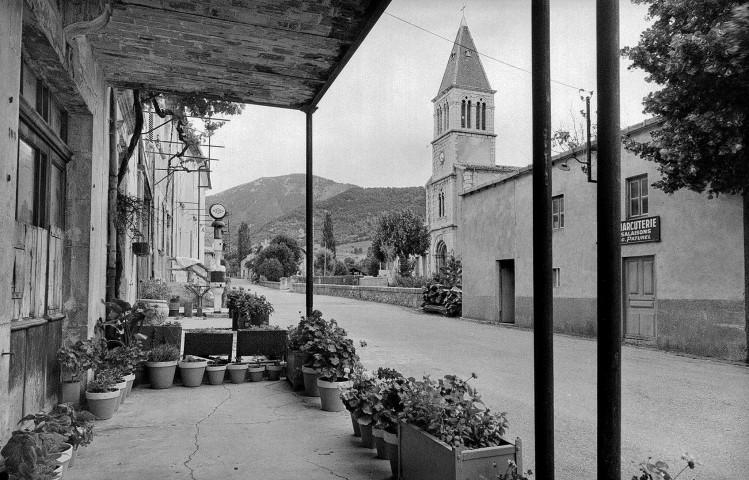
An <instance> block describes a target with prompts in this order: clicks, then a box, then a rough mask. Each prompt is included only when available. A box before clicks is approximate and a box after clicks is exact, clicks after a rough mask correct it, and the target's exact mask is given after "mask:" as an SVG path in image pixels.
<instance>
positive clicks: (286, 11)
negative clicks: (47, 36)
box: [88, 0, 390, 109]
mask: <svg viewBox="0 0 749 480" xmlns="http://www.w3.org/2000/svg"><path fill="white" fill-rule="evenodd" d="M389 3H390V0H327V1H325V0H324V1H314V0H118V1H115V2H114V5H113V11H112V15H111V18H110V19H109V22H108V24H107V25H106V27H105V28H103V29H101V30H100V31H98V32H97V33H96V34H93V35H88V40H89V41H90V42H91V44H92V46H93V49H94V53H95V55H96V57H97V59H98V63H99V65H101V66H102V68H103V69H104V73H105V76H106V79H107V81H108V82H109V83H111V84H112V85H114V86H117V87H123V88H132V89H136V88H137V89H141V90H150V91H157V92H165V93H194V94H199V95H201V96H204V97H210V98H221V99H224V100H228V101H234V102H242V103H252V104H258V105H267V106H273V107H281V108H293V109H305V108H310V107H315V106H316V105H317V103H318V102H319V101H320V99H321V98H322V96H323V95H324V93H325V92H326V91H327V89H328V88H329V87H330V85H331V84H332V82H333V81H334V80H335V78H336V76H337V75H338V73H339V72H340V71H341V69H342V68H343V67H344V65H345V64H346V62H347V61H348V60H349V58H350V57H351V56H352V55H353V53H354V51H355V50H356V49H357V47H358V46H359V45H360V44H361V42H362V41H363V40H364V38H365V37H366V35H367V34H368V33H369V31H370V29H371V28H372V26H373V25H374V24H375V22H376V21H377V20H378V19H379V17H380V16H381V15H382V12H383V11H384V10H385V8H386V7H387V5H388V4H389Z"/></svg>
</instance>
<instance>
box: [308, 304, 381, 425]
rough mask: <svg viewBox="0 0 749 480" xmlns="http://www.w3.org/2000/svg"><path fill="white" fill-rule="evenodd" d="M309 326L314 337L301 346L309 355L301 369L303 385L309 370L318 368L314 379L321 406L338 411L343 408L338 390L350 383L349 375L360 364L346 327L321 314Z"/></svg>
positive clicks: (328, 410)
mask: <svg viewBox="0 0 749 480" xmlns="http://www.w3.org/2000/svg"><path fill="white" fill-rule="evenodd" d="M312 328H314V329H315V335H314V337H313V338H312V339H311V340H309V341H308V342H307V343H306V344H305V345H304V346H303V347H302V350H304V351H306V352H307V354H308V355H310V357H311V362H310V363H308V366H306V367H305V369H304V370H302V371H303V373H304V375H305V389H306V388H307V382H308V375H309V373H308V372H310V371H311V372H317V374H318V378H317V379H315V381H316V383H317V387H318V392H319V395H320V403H321V405H322V409H323V410H325V411H327V412H339V411H341V410H343V409H344V408H345V407H344V405H343V402H342V401H341V396H340V390H341V388H346V387H349V386H351V381H350V380H349V378H348V376H349V374H350V373H351V372H352V371H354V369H355V368H356V366H357V365H358V364H359V356H358V355H357V354H356V348H354V342H353V340H351V339H350V338H348V337H347V336H346V330H344V329H343V328H341V327H339V326H338V323H337V322H336V321H335V320H330V321H329V322H326V321H325V320H323V319H322V318H320V321H319V322H316V323H315V324H313V325H312ZM361 345H362V346H365V345H366V343H364V342H361Z"/></svg>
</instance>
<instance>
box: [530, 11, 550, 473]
mask: <svg viewBox="0 0 749 480" xmlns="http://www.w3.org/2000/svg"><path fill="white" fill-rule="evenodd" d="M549 25H550V15H549V0H533V3H532V5H531V28H532V40H531V41H532V46H531V55H532V59H531V61H532V70H533V74H532V75H533V77H532V80H531V91H532V96H533V105H532V109H533V132H532V143H533V378H534V382H533V405H534V409H535V417H534V421H535V435H536V472H535V473H536V477H537V478H538V479H539V480H550V479H553V478H554V343H553V340H554V318H553V301H554V297H553V290H552V248H551V67H550V59H551V54H550V39H551V34H550V27H549Z"/></svg>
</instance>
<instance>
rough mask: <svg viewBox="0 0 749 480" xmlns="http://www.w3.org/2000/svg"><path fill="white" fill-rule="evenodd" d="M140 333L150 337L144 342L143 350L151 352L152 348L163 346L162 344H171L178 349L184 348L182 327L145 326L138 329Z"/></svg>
mask: <svg viewBox="0 0 749 480" xmlns="http://www.w3.org/2000/svg"><path fill="white" fill-rule="evenodd" d="M138 333H142V334H143V335H145V336H146V337H148V338H147V339H146V340H145V341H144V342H143V349H144V350H150V349H151V348H153V347H155V346H157V345H161V344H162V343H170V344H172V345H174V346H176V347H177V348H180V349H181V348H182V327H164V326H160V325H144V326H142V327H140V328H139V329H138Z"/></svg>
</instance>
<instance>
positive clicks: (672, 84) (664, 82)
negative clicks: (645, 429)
mask: <svg viewBox="0 0 749 480" xmlns="http://www.w3.org/2000/svg"><path fill="white" fill-rule="evenodd" d="M633 1H634V2H635V3H645V4H649V5H650V7H649V10H648V14H649V16H650V18H653V19H655V21H654V23H653V25H652V26H651V27H650V28H648V29H647V30H645V32H643V33H642V35H641V37H640V41H639V43H638V44H637V45H636V46H634V47H625V48H624V49H623V50H622V55H623V56H625V57H627V58H629V59H630V60H632V62H633V63H632V66H631V67H630V68H641V69H643V70H645V71H646V72H647V73H648V77H647V80H648V81H649V82H654V83H656V84H658V85H659V86H661V87H662V88H661V89H660V90H658V91H656V92H653V93H650V94H648V96H647V97H645V99H644V101H643V105H644V107H645V109H644V111H645V113H651V114H653V115H657V116H659V117H660V118H661V119H662V120H663V123H662V125H661V128H660V129H658V130H655V131H654V132H653V133H651V137H652V138H651V140H650V141H647V142H637V141H634V140H632V139H625V140H624V143H625V147H626V148H627V149H629V150H631V151H633V152H635V153H637V154H639V155H640V156H641V157H642V158H645V159H649V160H653V161H655V162H657V163H658V164H659V171H660V172H661V175H662V178H661V179H660V180H659V181H657V182H655V183H654V184H653V186H654V187H657V188H661V189H663V191H665V192H667V193H672V192H675V191H677V190H679V189H682V188H687V189H689V190H693V191H695V192H705V191H707V194H708V198H712V197H713V196H717V195H718V194H721V193H724V194H742V195H743V202H744V231H745V232H748V231H749V153H748V152H749V149H748V147H749V144H748V143H747V142H748V141H749V118H748V117H749V94H747V92H749V53H747V51H749V7H747V4H746V3H745V2H744V3H743V5H740V2H737V1H729V0H705V1H699V2H697V1H674V0H633ZM748 236H749V235H747V234H746V233H745V235H744V262H745V269H744V271H745V272H749V238H747V237H748ZM744 303H745V305H746V307H745V308H746V318H747V320H748V321H747V325H746V327H745V330H746V335H747V343H749V275H747V274H745V302H744ZM747 355H748V356H747V362H749V352H748V354H747Z"/></svg>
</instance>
